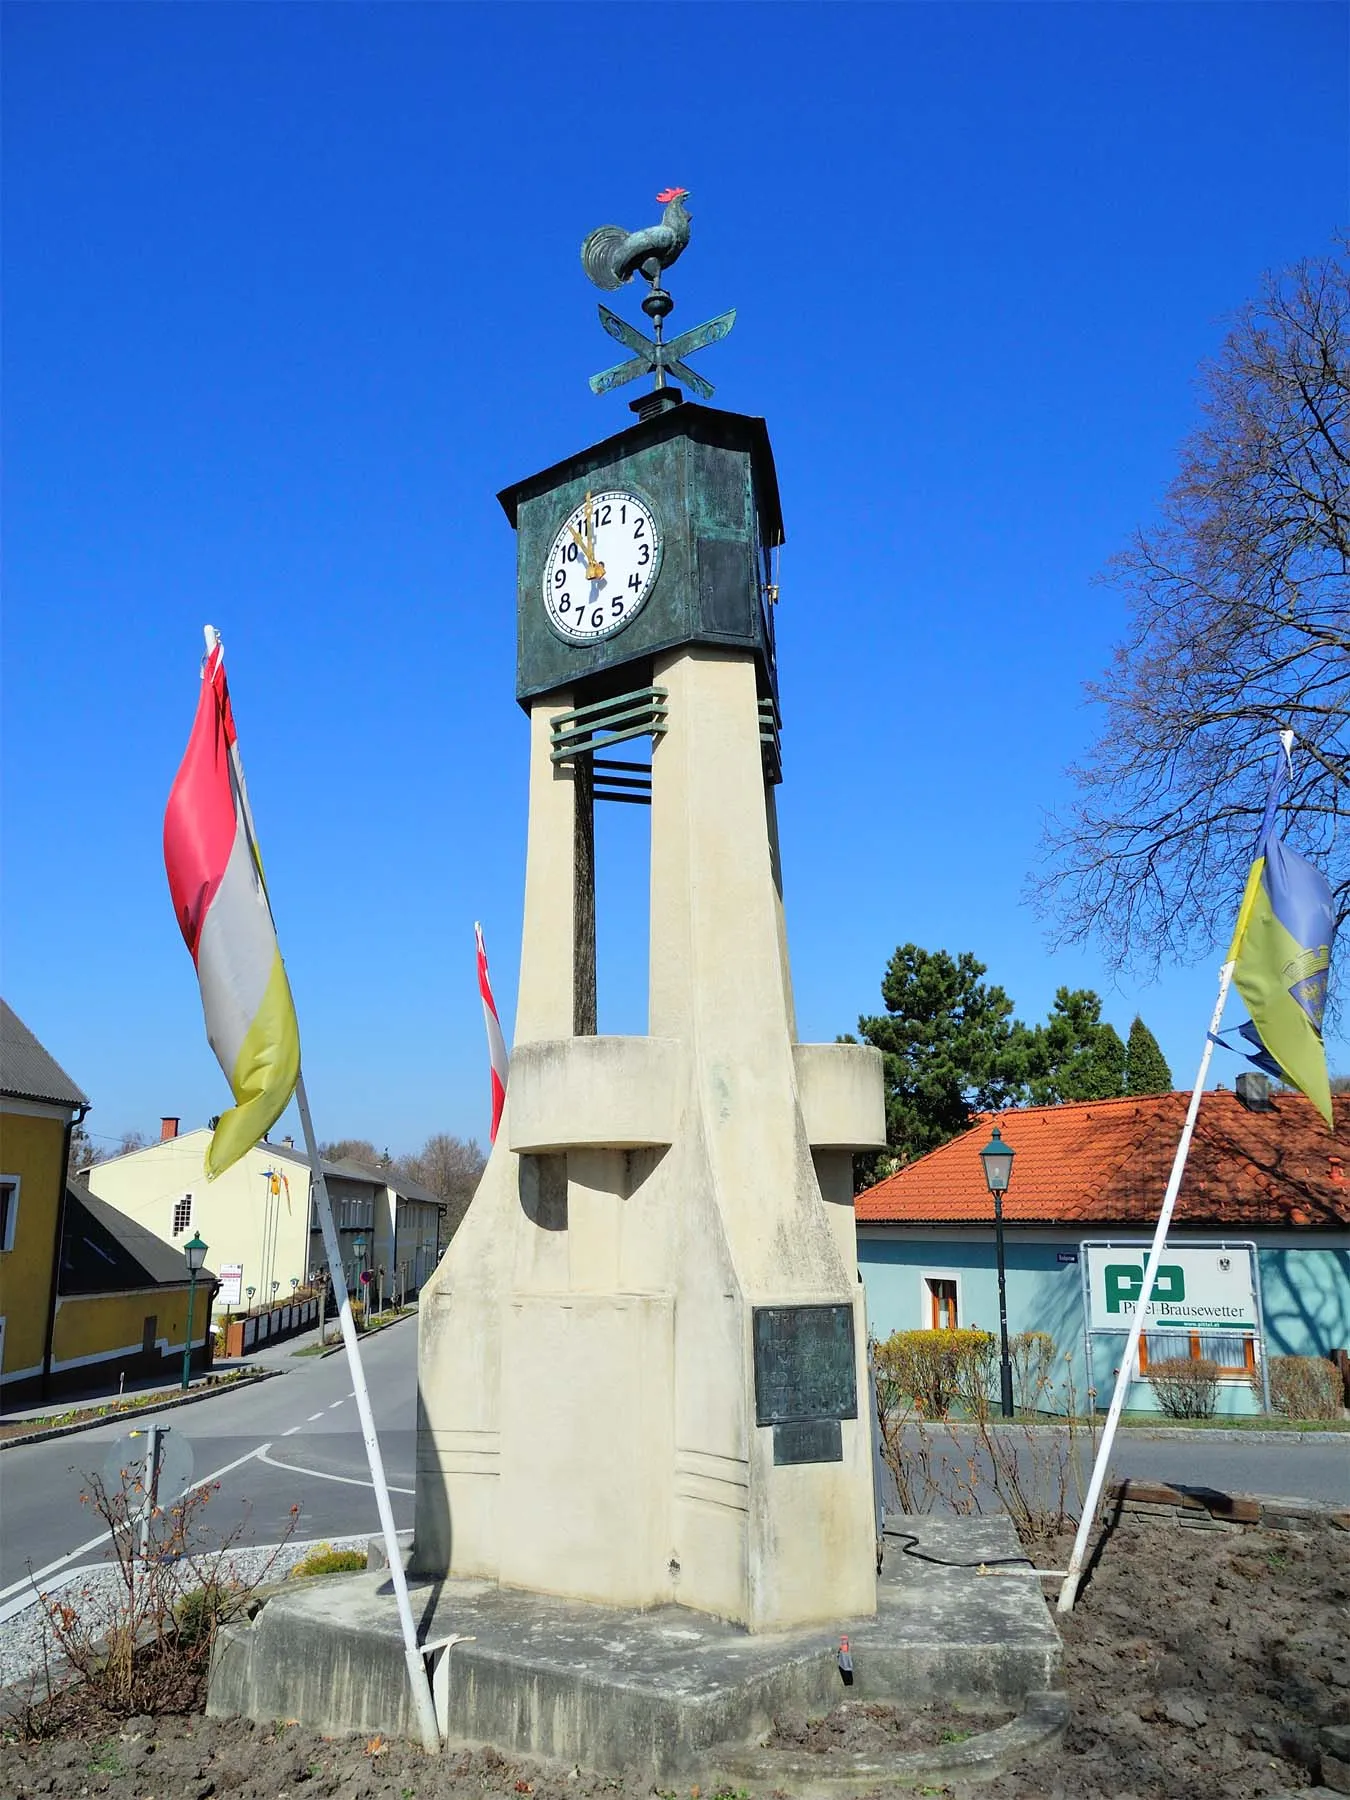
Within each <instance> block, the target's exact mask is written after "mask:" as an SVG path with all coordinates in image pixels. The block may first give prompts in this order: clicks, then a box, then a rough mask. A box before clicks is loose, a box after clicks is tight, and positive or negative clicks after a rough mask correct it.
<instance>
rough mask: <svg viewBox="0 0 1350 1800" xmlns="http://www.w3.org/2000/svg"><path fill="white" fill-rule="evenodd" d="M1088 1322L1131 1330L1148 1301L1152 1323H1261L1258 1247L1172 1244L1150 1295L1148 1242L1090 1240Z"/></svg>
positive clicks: (1236, 1328)
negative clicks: (1146, 1284)
mask: <svg viewBox="0 0 1350 1800" xmlns="http://www.w3.org/2000/svg"><path fill="white" fill-rule="evenodd" d="M1082 1250H1083V1261H1084V1263H1085V1264H1086V1269H1087V1278H1086V1281H1085V1283H1084V1285H1085V1287H1086V1290H1087V1305H1088V1329H1089V1330H1090V1331H1119V1332H1122V1333H1124V1332H1127V1331H1128V1330H1129V1329H1130V1327H1131V1326H1132V1325H1133V1324H1134V1319H1135V1314H1136V1312H1138V1310H1139V1309H1140V1306H1141V1304H1143V1313H1144V1329H1145V1330H1146V1331H1149V1332H1155V1331H1207V1332H1244V1331H1256V1330H1257V1329H1258V1323H1259V1319H1258V1313H1257V1304H1256V1252H1255V1249H1254V1247H1253V1246H1252V1245H1251V1244H1205V1245H1198V1244H1168V1245H1167V1246H1166V1248H1165V1249H1164V1250H1163V1256H1162V1262H1161V1263H1160V1264H1159V1266H1158V1273H1157V1276H1156V1277H1155V1279H1154V1283H1153V1292H1152V1293H1151V1294H1150V1295H1149V1297H1148V1300H1147V1302H1146V1303H1145V1302H1143V1290H1144V1264H1145V1262H1146V1261H1147V1258H1148V1251H1149V1246H1148V1244H1147V1243H1144V1242H1139V1243H1134V1244H1084V1245H1083V1247H1082Z"/></svg>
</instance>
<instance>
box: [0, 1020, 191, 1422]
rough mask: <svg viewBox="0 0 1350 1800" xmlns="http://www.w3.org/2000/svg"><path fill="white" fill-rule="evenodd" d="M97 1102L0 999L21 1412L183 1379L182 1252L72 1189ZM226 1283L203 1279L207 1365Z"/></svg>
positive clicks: (2, 1272)
mask: <svg viewBox="0 0 1350 1800" xmlns="http://www.w3.org/2000/svg"><path fill="white" fill-rule="evenodd" d="M88 1110H89V1101H88V1099H87V1098H86V1096H85V1095H84V1094H83V1093H81V1091H80V1089H79V1088H77V1087H76V1085H75V1083H74V1082H73V1081H72V1080H71V1079H70V1077H69V1076H68V1075H67V1074H66V1072H65V1070H64V1069H62V1068H61V1066H60V1064H59V1063H57V1062H56V1061H55V1060H54V1059H53V1058H52V1057H51V1056H50V1055H49V1054H48V1052H47V1051H46V1050H44V1049H43V1047H42V1045H41V1044H40V1043H39V1042H38V1040H37V1039H36V1038H35V1037H34V1036H33V1034H32V1032H31V1031H29V1029H28V1027H27V1026H26V1025H25V1024H24V1023H23V1021H22V1020H21V1019H20V1018H19V1017H18V1015H17V1014H16V1013H15V1012H14V1011H13V1010H12V1009H11V1008H10V1007H9V1006H7V1005H6V1004H5V1003H4V1001H3V1000H0V1401H3V1402H5V1403H8V1404H10V1405H14V1404H23V1403H25V1402H28V1401H31V1400H34V1399H44V1398H46V1397H47V1395H48V1394H55V1393H58V1392H66V1393H69V1392H71V1391H73V1390H76V1389H80V1390H87V1391H91V1392H96V1391H100V1390H104V1389H109V1388H115V1387H117V1386H118V1385H119V1383H120V1381H121V1379H122V1377H123V1376H125V1377H126V1378H127V1380H128V1381H132V1382H140V1381H143V1380H145V1379H146V1378H147V1377H148V1378H149V1379H152V1380H154V1379H161V1380H172V1379H173V1378H174V1377H175V1376H177V1375H178V1373H179V1372H180V1370H181V1367H182V1357H183V1345H184V1341H185V1338H186V1332H187V1312H188V1288H189V1280H188V1274H187V1267H186V1263H185V1261H184V1259H183V1257H182V1255H181V1254H180V1253H177V1252H174V1251H170V1250H168V1249H166V1248H165V1246H164V1245H163V1244H162V1243H160V1242H159V1241H158V1240H157V1239H156V1238H155V1237H154V1235H153V1234H152V1233H150V1232H147V1231H145V1230H144V1229H143V1228H142V1227H140V1226H138V1225H137V1224H136V1223H135V1222H134V1221H133V1220H131V1219H128V1218H125V1217H124V1216H123V1215H122V1214H120V1213H118V1212H117V1210H116V1209H115V1208H114V1207H112V1206H110V1205H108V1204H107V1203H106V1202H104V1201H101V1200H98V1199H96V1198H95V1196H94V1195H93V1194H91V1193H90V1192H89V1190H88V1188H86V1187H84V1186H83V1184H81V1183H79V1182H74V1181H68V1180H67V1178H66V1167H67V1162H68V1158H69V1154H70V1134H71V1132H72V1130H73V1129H74V1127H75V1125H76V1124H77V1123H78V1122H79V1121H80V1120H81V1119H83V1117H84V1115H85V1113H86V1112H87V1111H88ZM214 1285H215V1284H214V1278H213V1277H212V1276H211V1275H209V1274H208V1273H206V1272H205V1271H204V1272H203V1274H202V1275H201V1276H199V1277H198V1282H197V1296H196V1316H195V1319H194V1329H193V1334H192V1336H193V1362H194V1365H195V1366H197V1367H201V1366H202V1364H203V1363H204V1361H205V1360H206V1357H207V1345H208V1343H209V1337H208V1323H209V1320H210V1316H211V1306H210V1300H211V1293H212V1290H213V1288H214Z"/></svg>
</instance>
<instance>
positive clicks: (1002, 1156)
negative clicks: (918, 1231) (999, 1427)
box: [980, 1125, 1013, 1419]
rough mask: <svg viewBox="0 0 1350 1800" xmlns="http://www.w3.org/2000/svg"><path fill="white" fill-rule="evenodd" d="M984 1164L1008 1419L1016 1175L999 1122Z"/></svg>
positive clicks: (1002, 1394)
mask: <svg viewBox="0 0 1350 1800" xmlns="http://www.w3.org/2000/svg"><path fill="white" fill-rule="evenodd" d="M980 1161H981V1162H982V1163H983V1164H984V1184H985V1186H986V1187H987V1188H988V1189H989V1192H990V1193H991V1194H992V1195H993V1199H994V1253H995V1256H996V1257H997V1259H998V1339H999V1362H998V1381H999V1396H1000V1399H1001V1402H1002V1412H1003V1417H1004V1418H1005V1419H1011V1418H1012V1416H1013V1385H1012V1363H1011V1362H1010V1361H1009V1359H1008V1277H1007V1271H1006V1269H1005V1268H1004V1263H1003V1196H1004V1195H1005V1194H1006V1193H1007V1191H1008V1183H1009V1181H1010V1180H1011V1179H1012V1163H1013V1147H1012V1145H1011V1144H1005V1143H1004V1141H1003V1135H1002V1133H1001V1132H1000V1131H999V1128H998V1126H997V1125H995V1127H994V1135H993V1137H992V1138H990V1140H989V1142H988V1143H987V1144H986V1145H985V1147H984V1149H983V1150H981V1152H980Z"/></svg>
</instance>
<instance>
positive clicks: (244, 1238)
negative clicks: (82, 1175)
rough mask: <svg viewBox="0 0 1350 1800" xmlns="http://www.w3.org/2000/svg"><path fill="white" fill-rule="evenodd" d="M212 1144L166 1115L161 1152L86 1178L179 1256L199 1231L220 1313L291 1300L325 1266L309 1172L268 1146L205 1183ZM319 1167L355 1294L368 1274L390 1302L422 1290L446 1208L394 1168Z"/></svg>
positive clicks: (152, 1149) (299, 1157)
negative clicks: (215, 1278) (213, 1275)
mask: <svg viewBox="0 0 1350 1800" xmlns="http://www.w3.org/2000/svg"><path fill="white" fill-rule="evenodd" d="M210 1140H211V1133H210V1132H209V1131H208V1130H207V1129H206V1128H205V1127H203V1128H201V1129H200V1130H197V1131H185V1132H182V1133H181V1134H180V1132H179V1130H178V1121H177V1119H165V1120H164V1121H163V1124H162V1127H161V1137H160V1141H159V1142H158V1143H157V1144H148V1145H147V1146H146V1147H145V1148H144V1149H143V1150H132V1151H129V1152H128V1153H127V1154H126V1155H125V1156H115V1157H112V1158H111V1159H110V1160H109V1161H107V1162H102V1163H95V1164H94V1166H93V1167H92V1168H91V1169H89V1170H88V1171H87V1172H86V1179H87V1180H88V1183H89V1186H90V1189H91V1190H92V1192H93V1193H95V1194H96V1195H98V1197H99V1198H100V1199H102V1200H106V1201H108V1202H109V1203H110V1204H111V1205H113V1206H116V1207H117V1208H118V1209H119V1210H120V1211H122V1212H124V1213H126V1214H127V1215H128V1217H130V1218H132V1219H135V1220H136V1221H137V1222H138V1223H139V1224H141V1225H143V1226H144V1227H145V1228H146V1229H147V1230H149V1231H151V1232H152V1233H153V1234H154V1235H155V1236H156V1237H157V1238H160V1239H161V1240H162V1241H163V1242H164V1243H166V1244H169V1245H171V1246H172V1247H173V1248H174V1249H175V1250H181V1249H182V1247H183V1244H184V1243H185V1242H186V1240H187V1239H188V1238H190V1237H191V1236H192V1235H193V1233H194V1232H200V1234H201V1236H202V1237H203V1238H204V1239H205V1241H206V1244H207V1247H208V1252H209V1254H208V1261H209V1262H210V1265H211V1267H212V1269H213V1270H215V1271H216V1272H217V1274H218V1275H219V1277H220V1287H219V1288H218V1290H217V1292H216V1309H217V1310H218V1311H226V1310H232V1311H238V1310H241V1309H244V1308H247V1307H249V1306H250V1305H253V1306H261V1305H264V1304H265V1303H267V1302H270V1301H271V1300H272V1299H273V1298H274V1297H275V1298H276V1299H278V1300H281V1299H285V1298H286V1297H287V1296H288V1295H289V1294H290V1293H291V1291H292V1288H293V1287H294V1286H296V1285H304V1284H306V1283H308V1281H309V1279H310V1277H311V1275H317V1274H318V1273H319V1272H320V1271H323V1270H325V1269H326V1268H327V1259H326V1257H325V1255H324V1249H323V1239H322V1236H321V1234H320V1231H319V1225H318V1219H317V1216H316V1214H315V1210H314V1207H313V1204H312V1201H311V1196H310V1173H309V1164H308V1162H307V1161H306V1159H305V1157H304V1155H303V1153H302V1152H301V1151H299V1150H297V1149H296V1148H295V1145H294V1143H293V1142H292V1141H291V1140H290V1139H284V1140H283V1141H282V1142H281V1143H278V1144H273V1143H269V1142H267V1141H266V1140H264V1141H263V1142H262V1143H261V1144H255V1145H254V1147H253V1149H252V1150H250V1151H249V1152H248V1154H247V1155H246V1156H243V1157H241V1158H240V1159H239V1161H238V1162H237V1163H236V1164H235V1165H234V1167H233V1168H231V1169H228V1170H226V1172H225V1173H224V1174H223V1175H221V1176H218V1177H217V1179H216V1180H215V1181H212V1182H209V1183H208V1181H207V1179H206V1170H205V1167H204V1162H205V1156H206V1146H207V1144H208V1143H209V1142H210ZM323 1169H324V1177H325V1179H326V1181H327V1185H328V1194H329V1198H330V1199H331V1201H332V1204H333V1217H334V1221H335V1223H336V1225H337V1228H338V1236H339V1239H340V1241H341V1245H342V1263H343V1269H344V1271H345V1274H346V1278H347V1286H348V1289H349V1291H352V1292H355V1290H356V1288H357V1287H358V1285H359V1282H360V1275H361V1272H362V1270H363V1269H367V1270H370V1271H372V1272H373V1275H374V1278H375V1280H376V1281H377V1282H382V1284H383V1292H384V1296H385V1298H386V1299H387V1298H388V1297H389V1296H391V1295H394V1296H397V1295H399V1294H408V1295H411V1294H415V1293H416V1292H417V1290H418V1289H419V1288H420V1287H421V1286H422V1283H423V1282H424V1281H425V1280H426V1279H427V1277H428V1276H429V1275H430V1273H431V1271H432V1270H433V1269H434V1268H435V1266H436V1261H437V1257H438V1255H439V1251H440V1243H439V1234H440V1228H441V1219H442V1215H443V1213H444V1211H445V1208H444V1205H443V1204H442V1202H441V1201H440V1200H438V1199H437V1197H436V1196H435V1195H434V1194H433V1193H431V1192H430V1190H429V1189H427V1188H424V1187H422V1186H420V1185H419V1184H418V1183H417V1182H415V1181H410V1180H409V1179H408V1178H407V1177H406V1176H404V1175H400V1174H398V1173H396V1171H394V1170H393V1169H371V1168H366V1167H364V1166H363V1165H362V1164H359V1163H351V1162H326V1163H325V1164H324V1166H323ZM358 1244H359V1245H361V1246H362V1248H361V1249H360V1250H359V1251H358V1248H357V1246H358Z"/></svg>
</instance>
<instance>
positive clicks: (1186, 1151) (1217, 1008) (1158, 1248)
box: [1058, 955, 1237, 1613]
mask: <svg viewBox="0 0 1350 1800" xmlns="http://www.w3.org/2000/svg"><path fill="white" fill-rule="evenodd" d="M1236 960H1237V959H1236V958H1235V957H1234V956H1232V955H1230V957H1229V960H1228V961H1227V962H1226V963H1225V964H1224V965H1223V967H1222V969H1220V971H1219V997H1218V999H1217V1000H1216V1001H1215V1002H1214V1016H1213V1018H1212V1019H1211V1020H1210V1022H1209V1031H1208V1032H1207V1034H1206V1036H1205V1051H1204V1055H1203V1056H1202V1057H1201V1058H1200V1068H1199V1070H1198V1071H1197V1073H1196V1077H1195V1085H1194V1087H1192V1089H1191V1100H1190V1105H1189V1106H1188V1107H1187V1108H1186V1123H1185V1125H1184V1126H1183V1127H1182V1131H1181V1137H1180V1140H1179V1141H1178V1143H1177V1150H1176V1155H1175V1156H1174V1157H1173V1158H1172V1173H1171V1174H1170V1175H1169V1176H1168V1178H1167V1191H1166V1192H1165V1193H1164V1195H1163V1203H1162V1211H1161V1212H1160V1213H1159V1215H1158V1223H1157V1227H1156V1228H1155V1230H1154V1233H1153V1243H1152V1245H1151V1247H1150V1249H1149V1253H1148V1259H1147V1261H1146V1262H1145V1264H1144V1280H1143V1285H1142V1287H1141V1288H1140V1290H1139V1300H1138V1303H1137V1305H1136V1306H1135V1309H1134V1319H1133V1321H1132V1323H1131V1325H1130V1331H1129V1336H1128V1337H1127V1338H1126V1340H1125V1349H1124V1352H1123V1354H1122V1356H1121V1359H1120V1367H1119V1369H1118V1370H1117V1371H1116V1386H1115V1391H1114V1393H1113V1394H1112V1395H1111V1406H1110V1410H1109V1411H1108V1413H1107V1415H1106V1424H1105V1426H1104V1427H1103V1429H1102V1439H1101V1443H1100V1445H1099V1446H1098V1448H1097V1460H1096V1462H1095V1463H1094V1464H1093V1465H1092V1479H1091V1481H1090V1482H1089V1483H1088V1491H1087V1495H1086V1497H1085V1498H1084V1500H1083V1515H1082V1517H1081V1518H1080V1519H1079V1521H1078V1533H1077V1536H1076V1537H1075V1538H1074V1540H1073V1553H1072V1555H1071V1556H1070V1557H1069V1566H1068V1569H1067V1571H1066V1572H1065V1576H1064V1580H1063V1583H1062V1584H1061V1586H1060V1590H1059V1606H1058V1610H1059V1611H1060V1612H1062V1613H1064V1612H1071V1611H1072V1610H1073V1603H1074V1601H1075V1600H1076V1599H1077V1597H1078V1584H1079V1582H1080V1581H1081V1580H1082V1574H1083V1556H1084V1552H1085V1551H1086V1549H1087V1541H1088V1538H1089V1537H1090V1536H1091V1534H1092V1523H1093V1519H1094V1518H1095V1517H1096V1512H1097V1503H1098V1502H1099V1500H1100V1499H1101V1493H1102V1486H1103V1484H1104V1482H1105V1480H1106V1470H1107V1465H1108V1464H1109V1462H1110V1460H1111V1446H1112V1444H1113V1443H1114V1441H1115V1435H1116V1427H1117V1425H1119V1423H1120V1415H1121V1412H1122V1411H1123V1409H1124V1406H1125V1396H1126V1394H1127V1393H1128V1391H1129V1387H1130V1383H1131V1381H1132V1380H1133V1379H1134V1376H1133V1374H1132V1370H1133V1369H1134V1359H1135V1357H1136V1356H1137V1355H1138V1353H1139V1339H1140V1337H1141V1335H1142V1333H1143V1329H1144V1314H1145V1312H1146V1310H1147V1308H1148V1303H1149V1297H1150V1295H1151V1294H1152V1293H1153V1283H1154V1282H1155V1280H1156V1279H1157V1275H1158V1265H1159V1264H1160V1263H1161V1262H1162V1259H1163V1251H1164V1249H1165V1248H1166V1244H1167V1228H1168V1226H1169V1225H1170V1224H1171V1223H1172V1214H1173V1212H1174V1210H1175V1208H1176V1202H1177V1193H1178V1191H1179V1190H1180V1187H1181V1178H1182V1176H1183V1175H1184V1174H1185V1172H1186V1159H1187V1157H1188V1156H1189V1155H1190V1149H1191V1137H1192V1134H1193V1133H1194V1131H1195V1120H1196V1115H1197V1113H1198V1112H1199V1111H1200V1096H1201V1094H1202V1093H1203V1092H1204V1086H1205V1077H1206V1075H1207V1074H1208V1073H1209V1061H1210V1058H1211V1057H1212V1056H1213V1054H1214V1034H1215V1033H1216V1032H1217V1031H1218V1029H1219V1025H1220V1023H1221V1021H1222V1019H1223V1009H1224V1006H1225V1005H1226V1004H1227V1001H1228V990H1229V988H1230V987H1231V986H1232V984H1233V969H1234V967H1235V965H1236ZM1089 1373H1090V1371H1089Z"/></svg>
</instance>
